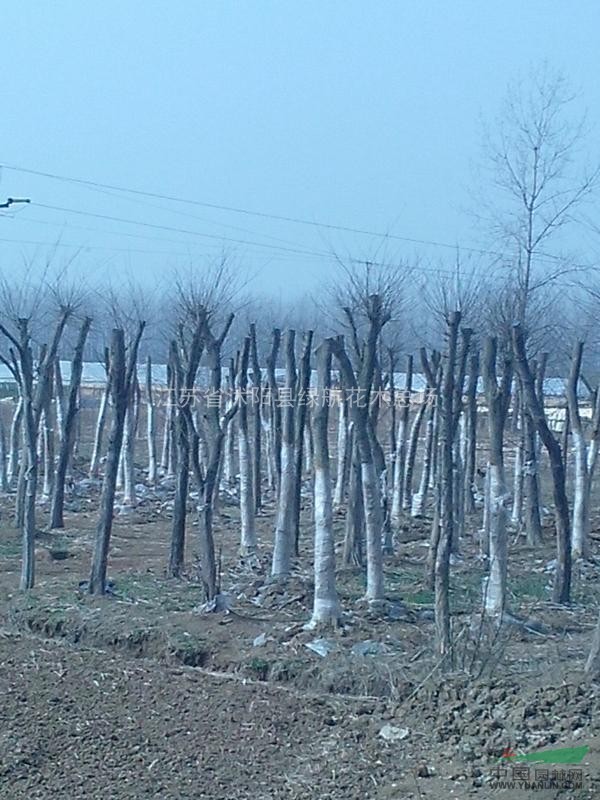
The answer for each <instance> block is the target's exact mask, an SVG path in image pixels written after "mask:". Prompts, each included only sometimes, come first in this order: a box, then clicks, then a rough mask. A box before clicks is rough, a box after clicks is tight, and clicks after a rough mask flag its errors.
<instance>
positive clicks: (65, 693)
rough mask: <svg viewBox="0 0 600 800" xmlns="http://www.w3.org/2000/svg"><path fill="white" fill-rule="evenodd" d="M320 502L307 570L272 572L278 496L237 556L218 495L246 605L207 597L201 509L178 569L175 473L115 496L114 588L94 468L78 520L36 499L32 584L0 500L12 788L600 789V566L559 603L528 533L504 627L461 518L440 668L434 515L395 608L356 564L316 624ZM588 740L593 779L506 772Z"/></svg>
mask: <svg viewBox="0 0 600 800" xmlns="http://www.w3.org/2000/svg"><path fill="white" fill-rule="evenodd" d="M309 505H310V503H309V501H308V500H307V501H306V508H305V510H304V528H303V536H302V541H301V557H300V559H299V560H298V565H297V570H296V573H295V575H294V576H293V577H292V578H291V579H290V580H289V581H288V582H287V583H286V584H280V583H271V582H269V579H268V565H269V551H270V547H271V540H272V527H273V518H272V517H273V515H272V509H267V511H266V512H265V514H264V516H261V517H260V518H259V523H260V526H259V527H260V532H261V539H262V541H261V548H262V549H261V554H262V555H261V558H260V559H258V560H257V561H256V562H254V563H251V564H243V563H240V562H239V561H238V560H237V558H236V543H237V539H238V536H239V525H238V511H237V507H236V504H235V499H232V500H231V502H227V501H225V500H223V501H222V504H221V513H220V516H219V519H218V524H217V540H218V544H219V546H220V547H221V548H222V584H223V590H224V591H226V592H228V593H229V595H228V596H229V598H230V608H231V610H230V612H229V613H223V612H222V613H218V614H205V613H202V612H201V603H202V598H201V596H200V589H199V585H198V583H197V582H196V579H195V578H196V572H197V569H196V564H195V557H194V544H195V541H194V539H195V527H194V525H193V524H192V522H193V515H191V516H190V524H189V528H188V547H189V553H188V576H187V578H186V579H184V580H181V581H170V580H167V579H166V578H165V577H164V566H165V563H166V559H167V553H168V540H169V532H170V520H169V491H168V489H167V488H163V489H161V488H159V489H158V490H157V491H155V492H154V491H149V490H148V491H147V492H146V493H145V495H144V496H143V498H142V501H141V503H140V505H139V507H138V508H137V509H136V510H135V512H133V513H130V514H128V515H123V516H120V517H117V520H116V524H115V529H114V537H113V545H112V550H111V558H110V563H109V577H110V579H111V581H112V582H113V590H112V594H111V595H109V596H107V597H106V598H104V599H102V600H100V601H99V600H96V599H92V598H90V597H88V596H87V595H86V594H85V591H84V588H83V589H82V588H80V586H79V583H80V581H84V580H85V579H86V578H87V572H88V568H89V559H90V552H91V538H92V535H93V526H94V522H95V509H96V491H95V488H94V487H93V486H90V485H87V484H86V483H85V482H84V484H83V485H78V487H77V488H76V491H75V494H74V495H73V496H72V497H71V498H70V501H69V507H70V509H71V510H70V512H69V514H68V515H67V527H66V529H65V530H64V531H60V532H52V533H48V532H45V531H44V524H45V512H44V510H43V509H40V525H39V527H40V534H39V537H38V548H37V556H38V564H37V565H38V574H37V586H36V589H35V590H33V591H32V592H31V593H30V594H28V595H23V594H20V593H19V592H18V591H17V585H18V571H19V556H20V549H19V548H20V546H19V541H18V536H17V533H16V531H15V530H14V529H13V528H12V527H11V506H12V500H11V498H7V499H5V500H4V501H3V503H2V509H1V512H2V528H1V530H0V626H1V627H0V697H1V698H2V701H1V705H0V723H1V725H0V797H2V798H5V797H6V798H11V799H12V798H14V799H15V800H19V798H44V800H45V799H46V798H60V799H61V800H62V798H65V799H66V800H71V798H73V800H75V798H83V797H85V798H111V800H112V798H115V800H121V798H123V799H125V798H144V797H155V798H165V799H170V798H173V800H179V798H211V800H238V798H240V799H241V798H250V797H252V798H254V800H262V798H264V799H265V800H266V799H267V798H348V799H349V800H352V799H353V798H369V799H372V800H384V799H385V800H388V799H389V800H391V799H392V798H394V799H396V798H397V799H398V800H408V799H409V798H413V799H414V800H421V799H422V798H432V800H442V798H447V797H457V798H462V797H466V798H470V797H476V798H488V797H490V798H491V797H506V798H509V797H510V798H525V797H540V798H557V797H577V798H594V797H600V696H599V694H598V692H599V688H598V687H597V686H595V685H589V684H587V683H586V682H585V681H584V679H583V664H584V659H585V656H586V654H587V650H588V648H589V643H590V638H591V631H592V629H593V625H594V622H595V616H596V609H597V605H598V600H599V598H600V584H599V574H600V570H599V569H598V567H597V566H596V565H595V564H591V565H587V566H585V567H582V568H578V569H577V570H576V574H575V590H574V603H573V605H572V606H571V607H570V608H569V609H559V608H557V607H554V606H553V605H552V604H551V603H550V601H549V599H548V598H549V585H550V583H551V578H552V575H551V573H550V572H549V571H547V569H546V565H547V563H548V562H549V561H550V560H551V559H552V558H553V557H554V547H553V541H552V531H551V529H548V531H547V546H546V547H545V549H544V551H543V552H539V553H535V554H534V553H532V552H531V551H530V550H528V549H527V547H526V546H525V545H524V544H523V543H521V542H513V545H512V548H511V562H510V565H511V566H510V570H511V577H510V583H509V586H510V587H511V598H510V606H511V611H512V612H513V613H515V614H518V616H519V617H520V618H522V619H525V620H527V624H526V625H525V626H523V625H510V624H508V625H505V626H504V627H503V628H502V629H501V631H500V633H499V634H496V633H494V632H493V631H490V630H487V629H486V628H482V626H481V625H480V624H479V623H480V620H479V618H478V614H477V608H478V605H479V597H480V585H481V578H482V566H481V563H480V562H479V561H478V560H477V557H476V552H477V547H476V544H475V542H474V541H473V540H472V539H471V537H467V538H465V541H464V542H463V543H462V553H461V556H462V557H461V559H460V560H459V561H458V562H457V563H456V564H455V566H454V567H453V576H452V584H453V589H452V607H453V620H454V634H455V638H456V653H455V669H454V671H453V672H452V673H451V674H450V675H441V674H440V673H439V670H438V669H437V664H436V662H435V659H434V656H433V651H432V639H433V620H432V611H431V609H432V596H431V593H430V592H429V591H428V590H427V589H426V587H425V585H424V580H423V576H424V569H425V557H426V552H427V549H426V547H425V546H424V545H425V541H426V537H427V535H428V531H429V524H428V522H427V521H422V522H418V523H415V522H414V521H413V522H409V523H407V526H406V529H405V530H404V531H403V532H402V535H401V536H400V541H399V543H398V547H397V551H396V554H395V555H394V556H391V557H389V558H388V559H387V563H386V581H387V584H386V585H387V587H388V598H389V603H388V604H387V605H386V608H385V609H383V611H382V613H379V614H377V615H374V614H373V613H372V612H370V611H369V610H368V608H366V607H364V606H362V605H361V603H360V597H361V595H362V592H363V578H362V576H361V574H360V572H359V571H353V570H347V571H341V572H340V575H339V590H340V595H341V598H342V602H343V605H344V608H345V610H346V612H347V615H346V618H345V624H344V627H343V628H342V629H340V630H339V631H336V632H331V631H326V632H315V631H307V630H304V628H303V624H304V623H305V622H306V621H307V620H308V618H309V616H310V608H311V603H312V583H311V574H310V547H311V522H310V507H309ZM338 524H339V534H340V536H339V538H340V539H341V537H342V529H343V520H342V519H340V520H339V522H338ZM595 527H598V526H597V525H596V526H595ZM594 536H595V537H597V536H598V535H597V534H594ZM598 541H599V540H598V538H594V540H593V543H594V550H595V553H594V555H595V556H597V555H598ZM315 640H317V641H316V643H315ZM307 645H310V647H308V646H307ZM312 648H315V649H316V651H315V649H312ZM317 651H318V652H317ZM583 744H586V745H589V747H590V751H589V753H588V754H587V756H586V758H585V759H584V762H583V763H582V764H580V765H578V766H577V769H578V770H580V775H579V780H580V782H581V784H582V785H581V787H580V788H577V789H569V788H562V789H560V788H548V789H541V788H535V789H534V788H527V787H525V786H521V787H519V786H514V787H506V788H500V787H499V786H497V785H496V779H497V776H496V774H495V771H496V770H497V769H498V764H499V760H500V757H501V755H502V753H503V751H504V750H505V748H507V747H509V746H510V747H512V748H514V749H516V750H522V751H525V752H531V751H533V750H537V749H544V748H550V747H560V746H565V747H568V746H575V745H583ZM559 768H560V767H559ZM562 768H563V769H573V768H574V767H570V766H569V765H562ZM509 772H510V770H509ZM533 776H534V771H533V767H532V769H531V778H532V779H533ZM509 777H510V775H509ZM563 777H564V776H563Z"/></svg>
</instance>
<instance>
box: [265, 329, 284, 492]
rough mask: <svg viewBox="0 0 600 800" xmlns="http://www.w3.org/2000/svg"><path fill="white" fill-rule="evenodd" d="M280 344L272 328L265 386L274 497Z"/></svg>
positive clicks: (279, 436)
mask: <svg viewBox="0 0 600 800" xmlns="http://www.w3.org/2000/svg"><path fill="white" fill-rule="evenodd" d="M280 343H281V331H280V330H279V328H273V343H272V345H271V352H270V353H269V355H268V356H267V386H268V389H269V395H270V403H269V454H270V458H271V473H272V478H273V486H272V489H273V491H274V494H275V496H276V497H279V491H280V486H281V469H282V465H281V460H282V452H281V447H282V432H281V406H280V405H279V387H278V385H277V378H276V373H275V369H276V367H277V355H278V353H279V347H280Z"/></svg>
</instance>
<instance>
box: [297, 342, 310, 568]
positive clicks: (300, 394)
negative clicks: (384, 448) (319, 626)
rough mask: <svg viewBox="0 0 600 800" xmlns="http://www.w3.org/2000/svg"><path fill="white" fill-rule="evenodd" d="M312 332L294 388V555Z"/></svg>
mask: <svg viewBox="0 0 600 800" xmlns="http://www.w3.org/2000/svg"><path fill="white" fill-rule="evenodd" d="M312 340H313V332H312V331H307V332H306V333H305V334H304V340H303V343H302V355H301V357H300V371H299V374H298V381H297V386H296V390H295V392H296V398H295V404H296V407H295V414H294V416H295V420H294V426H295V434H294V436H295V442H294V473H295V476H294V477H295V486H294V498H293V503H294V508H293V515H294V550H295V553H296V555H299V553H300V510H301V506H302V465H303V460H304V451H305V445H304V435H305V430H306V429H307V426H306V409H307V407H308V392H309V389H310V350H311V347H312Z"/></svg>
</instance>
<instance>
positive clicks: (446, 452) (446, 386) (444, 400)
mask: <svg viewBox="0 0 600 800" xmlns="http://www.w3.org/2000/svg"><path fill="white" fill-rule="evenodd" d="M459 324H460V312H459V311H454V312H453V313H452V314H451V315H450V317H449V320H448V333H447V348H448V350H447V354H446V359H445V361H446V363H445V366H444V371H443V375H444V377H443V384H442V395H441V398H440V400H441V409H440V421H441V462H440V473H439V479H440V498H439V509H440V510H439V541H438V544H437V550H436V553H435V562H434V563H435V567H434V570H435V571H434V577H435V586H434V589H435V641H436V649H437V652H438V655H439V657H440V659H441V660H442V662H443V665H444V666H446V664H447V662H448V659H449V657H450V655H451V645H452V641H451V635H450V605H449V588H450V549H451V546H452V538H453V535H454V508H453V500H454V491H453V449H454V413H455V408H454V397H455V374H454V372H455V368H456V350H457V340H458V326H459ZM432 544H433V543H432ZM432 549H433V548H432Z"/></svg>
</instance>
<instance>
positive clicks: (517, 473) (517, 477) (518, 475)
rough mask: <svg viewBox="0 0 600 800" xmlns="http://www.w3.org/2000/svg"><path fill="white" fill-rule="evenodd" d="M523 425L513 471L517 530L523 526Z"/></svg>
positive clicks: (514, 523) (513, 523) (512, 519)
mask: <svg viewBox="0 0 600 800" xmlns="http://www.w3.org/2000/svg"><path fill="white" fill-rule="evenodd" d="M523 434H524V431H523V425H521V430H520V431H519V432H518V435H519V440H518V442H517V444H516V446H515V466H514V472H513V506H512V514H511V519H510V521H511V523H512V525H514V527H515V528H516V529H517V530H520V528H521V520H522V519H523Z"/></svg>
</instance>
